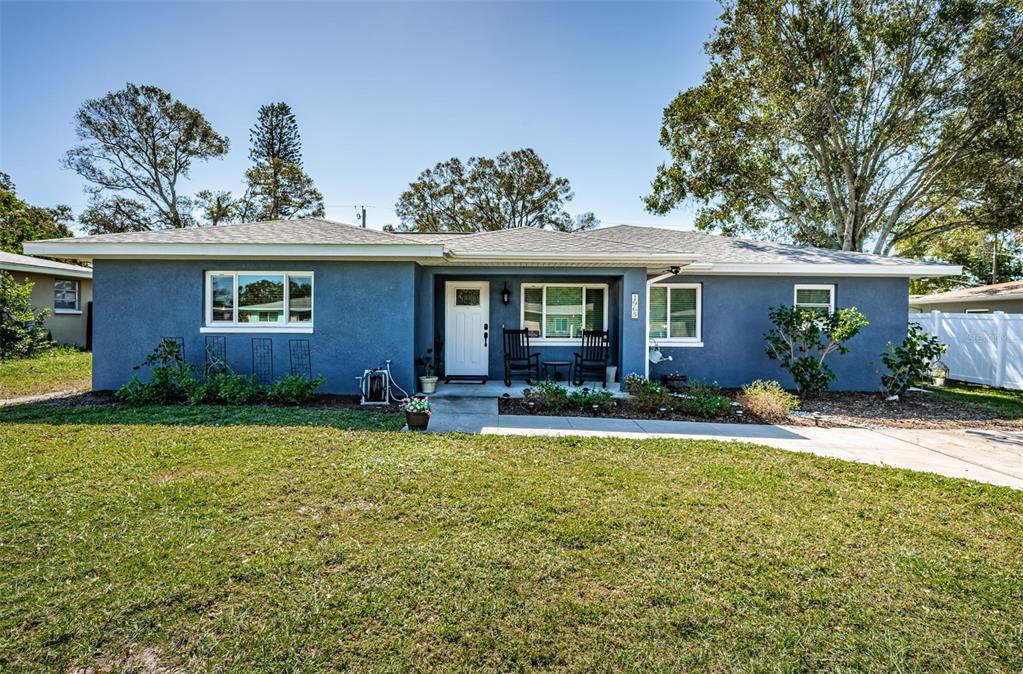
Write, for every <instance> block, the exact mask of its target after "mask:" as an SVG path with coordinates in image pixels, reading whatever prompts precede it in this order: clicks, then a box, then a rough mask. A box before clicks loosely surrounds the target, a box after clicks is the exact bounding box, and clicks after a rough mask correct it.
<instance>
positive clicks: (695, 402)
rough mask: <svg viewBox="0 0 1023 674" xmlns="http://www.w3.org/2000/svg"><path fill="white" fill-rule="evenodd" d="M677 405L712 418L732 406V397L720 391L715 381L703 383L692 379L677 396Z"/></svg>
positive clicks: (698, 414) (701, 415)
mask: <svg viewBox="0 0 1023 674" xmlns="http://www.w3.org/2000/svg"><path fill="white" fill-rule="evenodd" d="M679 406H680V407H681V408H682V409H684V410H685V411H687V412H690V413H692V414H695V415H696V416H699V417H706V418H708V419H712V418H714V417H718V416H721V415H722V414H724V413H725V412H727V411H728V410H729V409H730V408H731V406H732V399H731V398H729V397H728V396H726V395H724V394H723V393H721V387H720V386H718V385H717V382H710V383H704V382H701V381H700V380H699V379H692V380H690V381H689V382H688V383H687V384H686V387H685V389H684V390H683V392H682V396H681V397H680V398H679Z"/></svg>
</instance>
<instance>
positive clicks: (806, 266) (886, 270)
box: [683, 262, 963, 278]
mask: <svg viewBox="0 0 1023 674" xmlns="http://www.w3.org/2000/svg"><path fill="white" fill-rule="evenodd" d="M694 271H695V270H694ZM683 273H685V270H683ZM700 273H703V274H708V275H717V274H720V275H733V276H895V277H904V278H931V277H935V276H958V275H960V274H962V273H963V268H962V267H959V266H955V265H944V264H938V265H923V264H920V265H916V264H913V265H909V264H841V263H833V262H783V263H766V264H765V263H718V262H715V263H713V264H712V265H711V268H710V269H709V270H707V271H704V270H700Z"/></svg>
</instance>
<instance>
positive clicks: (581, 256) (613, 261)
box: [445, 253, 699, 266]
mask: <svg viewBox="0 0 1023 674" xmlns="http://www.w3.org/2000/svg"><path fill="white" fill-rule="evenodd" d="M698 257H699V256H697V255H695V254H693V253H672V254H663V253H650V254H647V253H639V254H637V253H621V254H611V253H537V254H533V255H523V254H522V253H515V254H513V255H495V254H494V253H448V254H447V255H446V256H445V260H446V261H447V262H448V263H449V264H471V265H485V264H499V265H518V264H523V265H535V264H537V263H548V264H565V263H572V262H575V263H580V262H581V263H588V264H602V265H608V264H609V265H617V266H627V265H629V264H639V265H650V264H655V263H656V264H662V265H671V264H679V265H680V266H681V265H684V264H687V263H689V262H691V261H693V260H695V259H697V258H698Z"/></svg>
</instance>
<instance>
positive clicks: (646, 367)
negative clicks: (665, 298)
mask: <svg viewBox="0 0 1023 674" xmlns="http://www.w3.org/2000/svg"><path fill="white" fill-rule="evenodd" d="M672 276H678V274H675V273H673V272H670V271H669V272H666V273H664V274H661V275H660V276H655V277H653V278H651V279H647V282H646V300H645V301H644V304H645V305H646V311H644V312H643V313H644V314H645V315H644V316H643V323H644V324H645V326H646V327H645V328H644V332H643V334H644V337H643V348H644V349H646V358H644V359H643V378H644V379H650V286H652V285H654V284H655V283H660V282H661V281H663V280H664V279H666V278H671V277H672Z"/></svg>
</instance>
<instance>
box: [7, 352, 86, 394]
mask: <svg viewBox="0 0 1023 674" xmlns="http://www.w3.org/2000/svg"><path fill="white" fill-rule="evenodd" d="M91 383H92V354H91V353H89V352H87V351H78V350H77V349H71V348H67V347H58V348H54V349H50V350H49V351H45V352H43V353H42V354H40V355H38V356H34V357H32V358H22V359H20V360H5V361H0V400H3V399H5V398H17V397H19V396H28V395H37V394H40V393H54V392H64V391H66V392H73V391H87V390H89V386H90V385H91Z"/></svg>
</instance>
